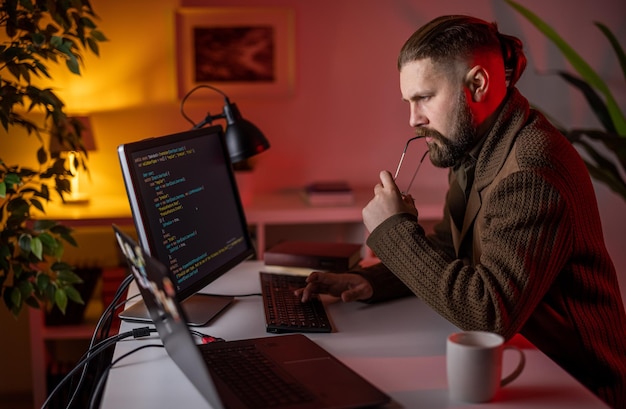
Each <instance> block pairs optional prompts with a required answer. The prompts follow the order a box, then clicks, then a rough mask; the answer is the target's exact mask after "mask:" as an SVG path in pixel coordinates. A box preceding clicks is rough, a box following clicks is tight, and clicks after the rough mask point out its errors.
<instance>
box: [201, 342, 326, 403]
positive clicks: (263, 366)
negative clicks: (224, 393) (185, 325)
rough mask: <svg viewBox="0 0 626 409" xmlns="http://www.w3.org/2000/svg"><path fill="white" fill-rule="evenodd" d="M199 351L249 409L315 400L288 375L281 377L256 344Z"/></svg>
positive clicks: (275, 366) (214, 371)
mask: <svg viewBox="0 0 626 409" xmlns="http://www.w3.org/2000/svg"><path fill="white" fill-rule="evenodd" d="M209 345H210V344H209ZM200 351H201V352H202V355H203V357H204V360H205V361H206V363H207V364H208V367H209V369H210V370H211V371H212V372H213V373H214V374H215V375H216V376H218V377H219V378H221V379H222V380H223V381H224V382H225V383H226V384H227V385H228V386H229V387H230V388H231V389H232V391H233V392H234V393H235V394H236V395H237V396H238V397H239V399H241V400H242V401H243V402H244V403H245V404H246V406H248V407H251V408H274V407H281V406H287V405H293V404H296V403H304V402H312V401H314V400H315V397H314V396H313V395H312V394H311V393H310V392H308V391H307V390H306V389H304V387H302V386H301V385H300V384H298V383H296V381H295V380H293V379H290V377H289V375H284V376H281V375H282V374H281V373H280V372H279V369H278V366H277V365H275V364H274V363H272V362H271V361H270V360H268V359H267V358H266V357H265V356H264V355H263V354H262V353H261V352H260V351H259V350H258V349H257V348H256V347H255V346H254V345H238V346H230V347H229V346H224V345H220V347H219V348H202V347H201V348H200ZM250 379H254V381H253V382H251V381H250Z"/></svg>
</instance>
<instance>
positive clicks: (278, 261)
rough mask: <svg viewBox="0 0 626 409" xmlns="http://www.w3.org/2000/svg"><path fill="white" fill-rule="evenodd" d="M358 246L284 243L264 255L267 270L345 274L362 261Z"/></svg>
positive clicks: (311, 242)
mask: <svg viewBox="0 0 626 409" xmlns="http://www.w3.org/2000/svg"><path fill="white" fill-rule="evenodd" d="M361 248H362V245H361V244H353V243H329V242H315V241H283V242H281V243H278V244H276V245H275V246H273V247H271V248H270V249H268V250H267V251H266V252H265V256H264V259H265V266H266V267H268V270H269V271H274V272H281V271H291V272H296V273H308V272H311V271H347V270H350V269H351V268H354V267H356V266H357V265H358V264H359V261H361Z"/></svg>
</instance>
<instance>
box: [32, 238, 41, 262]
mask: <svg viewBox="0 0 626 409" xmlns="http://www.w3.org/2000/svg"><path fill="white" fill-rule="evenodd" d="M30 249H31V251H32V252H33V254H34V255H35V257H37V258H38V259H39V260H43V244H42V243H41V240H40V239H39V237H33V239H32V240H31V242H30Z"/></svg>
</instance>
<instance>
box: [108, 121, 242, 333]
mask: <svg viewBox="0 0 626 409" xmlns="http://www.w3.org/2000/svg"><path fill="white" fill-rule="evenodd" d="M118 157H119V161H120V165H121V168H122V175H123V177H124V184H125V187H126V193H127V195H128V199H129V202H130V206H131V210H132V215H133V220H134V224H135V228H136V230H137V236H138V239H139V243H140V244H141V246H142V247H143V248H144V250H145V251H146V252H147V253H149V254H150V255H152V256H154V257H156V258H157V259H158V260H159V261H161V262H162V263H163V264H165V265H166V266H167V267H169V270H170V274H171V275H172V277H171V279H172V282H173V283H174V285H175V286H176V291H177V297H178V299H179V301H181V302H182V305H183V308H184V309H185V312H186V314H187V318H188V320H189V324H190V325H199V326H200V325H206V324H207V323H208V322H209V321H210V320H211V319H212V318H213V316H215V315H217V314H218V313H219V312H220V311H222V310H223V309H224V308H225V307H226V306H227V305H228V304H229V303H230V302H231V301H232V297H220V296H207V295H204V294H199V293H198V292H199V291H200V290H202V289H203V288H204V287H205V286H207V285H208V284H209V283H211V282H212V281H214V280H215V279H217V278H218V277H220V276H221V275H222V274H224V273H226V272H227V271H228V270H230V269H231V268H233V267H234V266H236V265H237V264H239V263H241V262H242V261H243V260H245V259H247V258H249V257H250V256H252V255H253V254H254V246H253V245H252V241H251V239H250V236H249V233H248V226H247V223H246V218H245V215H244V211H243V206H242V204H241V200H240V197H239V191H238V189H237V184H236V180H235V177H234V173H233V169H232V165H231V162H230V158H229V156H228V151H227V148H226V143H225V140H224V133H223V131H222V128H221V127H219V126H212V127H207V128H201V129H194V130H190V131H186V132H181V133H176V134H171V135H166V136H161V137H157V138H151V139H146V140H141V141H138V142H131V143H127V144H123V145H120V146H119V147H118ZM120 317H121V318H122V319H126V320H132V321H148V320H150V318H149V314H148V311H147V309H146V308H145V306H143V305H141V304H140V303H139V304H136V305H134V306H132V307H129V308H127V309H126V310H125V311H123V312H122V313H121V314H120Z"/></svg>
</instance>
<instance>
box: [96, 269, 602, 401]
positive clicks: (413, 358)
mask: <svg viewBox="0 0 626 409" xmlns="http://www.w3.org/2000/svg"><path fill="white" fill-rule="evenodd" d="M262 267H263V266H262V263H259V262H245V263H243V264H241V265H240V266H238V267H236V268H234V269H233V270H231V271H230V272H228V273H226V274H225V275H224V276H222V277H221V278H219V279H218V280H216V281H215V282H214V283H212V284H211V285H209V286H208V287H207V288H206V291H207V292H210V293H216V294H247V293H258V292H259V291H260V290H259V287H260V286H259V280H258V271H259V270H260V269H262ZM131 291H132V289H131ZM325 302H327V304H328V310H329V315H330V317H331V319H332V320H333V324H334V326H335V328H336V332H333V333H331V334H311V335H309V337H310V338H311V339H313V340H315V341H316V342H317V343H318V344H319V345H321V346H322V347H324V348H326V349H327V350H328V351H330V352H331V353H333V354H334V355H335V356H336V357H337V358H339V359H340V360H341V361H343V362H345V363H346V364H347V365H348V366H350V367H351V368H352V369H354V370H355V371H356V372H358V373H359V374H361V375H362V376H363V377H365V378H366V379H368V380H369V381H370V382H372V383H373V384H375V385H376V386H378V387H379V388H380V389H382V390H383V391H385V392H386V393H388V394H389V395H390V396H391V397H392V399H393V403H392V404H390V405H389V408H462V407H472V408H479V407H485V408H490V409H499V408H533V409H537V408H546V409H557V408H563V409H575V408H594V409H596V408H602V407H606V406H605V405H604V404H603V403H602V402H601V401H600V400H598V399H597V398H596V397H595V396H594V395H593V394H592V393H591V392H589V391H588V390H587V389H585V388H584V387H583V386H581V385H580V384H579V383H578V382H577V381H576V380H574V379H573V378H572V377H571V376H569V375H568V374H567V373H566V372H565V371H563V370H562V369H561V368H560V367H558V366H557V365H556V364H555V363H553V362H552V361H551V360H550V359H548V358H547V357H546V356H545V355H544V354H543V353H541V352H540V351H538V350H536V349H534V348H529V349H525V354H526V367H525V369H524V372H523V373H522V374H521V375H520V377H519V378H518V379H516V380H515V381H513V382H512V383H511V384H509V385H507V386H506V387H504V388H502V389H501V390H500V391H499V392H498V395H497V396H496V398H495V400H494V401H493V402H491V403H488V404H484V405H464V404H462V403H458V402H454V401H451V400H450V399H449V398H448V391H447V384H446V374H445V344H446V337H447V336H448V334H449V333H451V332H454V331H456V330H457V329H456V328H455V327H454V326H453V325H451V324H450V323H448V322H447V321H446V320H444V319H443V318H441V317H440V316H439V315H438V314H436V313H435V312H434V311H433V310H431V309H430V308H429V307H428V306H427V305H425V304H424V303H422V302H421V301H419V300H418V299H416V298H405V299H401V300H396V301H392V302H387V303H381V304H377V305H365V304H362V303H347V304H346V303H341V302H338V301H336V300H334V299H325ZM264 322H265V321H264V315H263V307H262V300H261V297H259V296H252V297H245V298H237V299H236V300H235V302H234V304H233V305H231V306H230V307H228V309H227V310H226V311H224V312H223V313H222V314H221V315H220V316H218V317H217V318H216V319H215V320H214V321H213V322H212V323H211V324H210V325H209V326H207V327H205V328H199V329H200V330H201V331H202V332H204V333H206V334H210V335H213V336H218V337H222V338H225V339H226V340H235V339H243V338H253V337H264V336H275V335H271V334H268V333H266V332H265V326H264ZM137 326H140V325H137V324H130V323H122V328H121V330H122V331H128V330H130V329H131V328H134V327H137ZM146 343H160V341H159V339H158V337H156V336H154V337H150V338H148V339H142V340H124V341H121V342H119V343H118V344H117V346H116V348H115V354H114V359H115V358H117V357H120V356H121V355H122V354H124V353H126V352H128V351H131V350H133V349H134V348H136V347H138V346H140V345H144V344H146ZM515 355H516V354H513V353H512V354H511V355H510V356H509V355H508V354H507V353H506V352H505V357H504V369H503V372H504V373H508V372H509V371H510V370H511V368H512V366H513V365H514V364H515V362H514V361H515V359H516V357H515ZM320 376H323V374H320ZM122 407H126V408H134V409H141V408H146V409H147V408H150V409H156V408H168V409H169V408H176V407H179V408H183V407H184V408H208V407H209V406H208V404H207V403H205V401H204V400H203V399H202V397H201V395H200V394H199V393H198V392H197V391H196V390H195V389H194V387H193V386H192V385H191V383H190V382H189V381H188V380H187V379H186V378H185V376H184V375H183V374H182V372H180V370H179V369H178V368H177V367H176V365H175V364H174V363H173V362H172V361H171V360H170V358H169V357H168V356H167V354H166V352H165V350H164V349H162V348H146V349H143V350H141V351H139V352H136V353H134V354H133V355H131V356H129V357H127V358H125V359H124V360H123V361H121V362H120V363H119V364H118V365H117V366H116V367H114V368H113V369H112V370H111V372H110V375H109V378H108V381H107V385H106V389H105V392H104V397H103V401H102V406H101V408H102V409H118V408H122Z"/></svg>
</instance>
